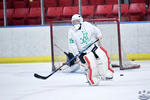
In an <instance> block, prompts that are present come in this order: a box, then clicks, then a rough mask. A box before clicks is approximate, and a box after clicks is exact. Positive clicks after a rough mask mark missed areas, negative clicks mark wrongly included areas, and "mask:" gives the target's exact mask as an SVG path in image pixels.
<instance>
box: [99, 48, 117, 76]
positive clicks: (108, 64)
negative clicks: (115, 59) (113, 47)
mask: <svg viewBox="0 0 150 100" xmlns="http://www.w3.org/2000/svg"><path fill="white" fill-rule="evenodd" d="M100 48H101V49H102V50H103V51H104V52H105V54H106V56H107V60H108V70H110V71H111V72H113V73H114V70H113V69H111V68H110V59H109V56H108V53H107V51H106V50H105V49H104V48H103V47H102V46H100Z"/></svg>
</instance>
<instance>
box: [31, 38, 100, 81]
mask: <svg viewBox="0 0 150 100" xmlns="http://www.w3.org/2000/svg"><path fill="white" fill-rule="evenodd" d="M98 40H99V39H97V40H96V41H94V42H93V43H91V44H90V45H89V46H87V47H86V48H85V49H83V50H82V51H81V52H79V53H78V54H77V55H76V56H74V57H73V58H72V59H70V60H69V61H67V62H66V63H64V64H63V65H61V66H60V67H59V68H57V69H56V70H55V71H53V72H52V73H50V74H49V75H47V76H42V75H39V74H37V73H34V77H36V78H39V79H43V80H45V79H47V78H49V77H50V76H52V75H53V74H54V73H56V72H57V71H58V70H60V69H61V68H62V67H63V66H64V65H68V64H69V63H70V62H71V61H72V60H74V59H75V58H77V57H78V56H79V55H80V54H82V53H83V52H85V51H86V50H87V49H88V48H89V47H91V46H92V45H93V44H94V43H96V42H97V41H98Z"/></svg>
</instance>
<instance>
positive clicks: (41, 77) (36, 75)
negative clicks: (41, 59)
mask: <svg viewBox="0 0 150 100" xmlns="http://www.w3.org/2000/svg"><path fill="white" fill-rule="evenodd" d="M34 77H36V78H39V79H43V80H45V79H47V78H48V77H47V76H46V77H45V76H41V75H39V74H36V73H34Z"/></svg>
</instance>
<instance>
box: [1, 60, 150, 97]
mask: <svg viewBox="0 0 150 100" xmlns="http://www.w3.org/2000/svg"><path fill="white" fill-rule="evenodd" d="M137 63H138V64H141V68H140V69H134V70H124V71H120V70H119V69H118V68H115V69H114V70H115V74H114V79H113V80H111V81H102V82H100V85H99V86H89V85H88V84H87V83H86V78H85V76H84V74H82V73H62V72H57V73H55V74H54V75H53V76H51V77H50V78H48V79H47V80H40V79H36V78H35V77H34V76H33V74H34V73H38V74H41V75H46V76H47V75H48V74H49V73H50V71H51V68H50V66H51V65H50V64H49V63H31V64H0V100H138V97H139V91H143V90H145V91H150V61H139V62H137ZM120 74H124V76H120Z"/></svg>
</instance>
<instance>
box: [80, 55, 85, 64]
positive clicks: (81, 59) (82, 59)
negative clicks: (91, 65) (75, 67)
mask: <svg viewBox="0 0 150 100" xmlns="http://www.w3.org/2000/svg"><path fill="white" fill-rule="evenodd" d="M84 55H86V53H81V54H80V56H79V59H80V61H81V62H82V63H83V64H85V63H86V62H85V60H84V58H83V56H84Z"/></svg>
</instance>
